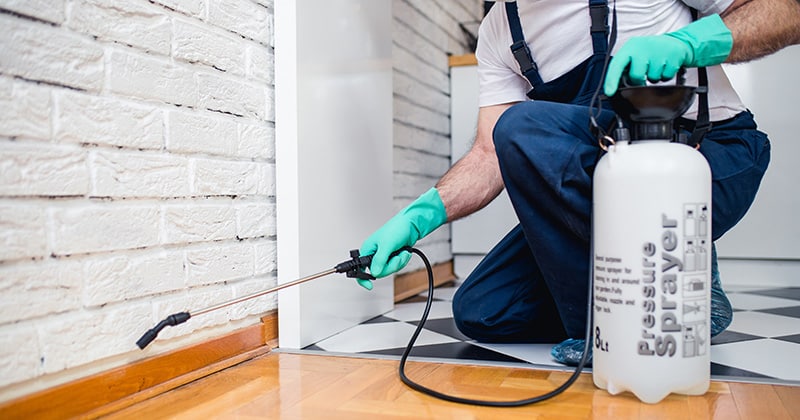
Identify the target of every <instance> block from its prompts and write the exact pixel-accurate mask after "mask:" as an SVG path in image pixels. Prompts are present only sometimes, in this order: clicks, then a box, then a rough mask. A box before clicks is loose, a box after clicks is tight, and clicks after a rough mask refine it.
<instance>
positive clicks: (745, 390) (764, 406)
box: [730, 382, 791, 420]
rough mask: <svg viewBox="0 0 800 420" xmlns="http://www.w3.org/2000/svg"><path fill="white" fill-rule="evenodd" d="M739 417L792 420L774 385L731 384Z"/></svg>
mask: <svg viewBox="0 0 800 420" xmlns="http://www.w3.org/2000/svg"><path fill="white" fill-rule="evenodd" d="M730 388H731V392H732V393H733V398H734V400H735V401H736V408H737V409H738V411H739V415H740V416H741V417H742V418H745V419H769V420H779V419H791V415H790V414H789V412H788V411H786V407H784V405H783V402H781V398H780V397H779V396H778V394H777V393H776V392H775V389H774V388H773V386H772V385H765V384H743V383H735V382H732V383H731V384H730Z"/></svg>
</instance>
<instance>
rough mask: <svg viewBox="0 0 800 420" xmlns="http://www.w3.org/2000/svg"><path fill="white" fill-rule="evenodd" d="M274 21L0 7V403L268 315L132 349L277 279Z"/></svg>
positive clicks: (248, 4) (159, 4)
mask: <svg viewBox="0 0 800 420" xmlns="http://www.w3.org/2000/svg"><path fill="white" fill-rule="evenodd" d="M272 16H273V3H272V1H270V0H258V1H256V0H180V1H176V0H126V1H116V0H49V1H44V0H25V1H23V0H0V27H2V28H3V34H4V36H2V37H0V51H2V53H0V108H2V110H3V111H2V112H0V241H2V246H0V401H2V400H6V399H8V398H11V397H13V396H16V395H15V394H19V393H20V392H32V391H35V390H37V389H41V388H45V387H48V386H53V385H55V384H57V383H58V382H60V381H63V380H64V379H63V378H66V377H70V376H71V377H75V376H76V375H77V376H81V375H82V374H86V372H91V371H92V370H93V369H94V370H97V369H99V367H100V366H102V367H105V368H108V367H112V366H113V365H114V363H116V364H117V365H118V364H122V363H129V362H130V361H131V360H135V359H137V358H141V357H146V356H151V355H152V354H154V352H161V351H165V350H168V349H171V348H175V347H178V346H179V345H186V344H187V342H190V341H192V340H193V339H192V336H193V334H191V333H193V332H201V333H203V332H204V331H206V330H207V331H212V332H213V333H214V334H216V335H218V334H222V333H224V332H225V331H229V330H231V329H233V328H238V327H241V326H242V323H245V324H247V323H250V324H252V323H256V322H258V316H259V315H261V314H263V313H265V312H267V311H269V310H271V309H274V308H275V307H276V303H275V300H274V298H272V297H266V298H262V299H258V300H257V301H253V302H248V304H247V305H243V307H241V308H236V309H235V310H224V311H220V312H219V313H214V314H209V315H208V316H204V317H198V318H197V319H192V320H191V321H190V322H188V323H187V324H186V325H182V326H180V327H176V328H172V329H170V331H168V332H167V331H165V333H164V334H162V335H161V336H160V337H159V340H158V342H157V343H155V344H154V345H153V346H152V347H153V348H150V349H148V351H145V352H142V351H140V350H139V349H138V348H137V347H136V346H135V341H136V340H137V339H138V338H139V336H141V335H142V334H143V333H144V332H145V331H146V330H147V329H149V328H151V327H152V326H153V325H154V324H155V323H156V322H158V321H159V320H161V319H163V318H164V317H165V316H166V315H169V314H171V313H174V312H179V311H184V310H187V309H190V310H191V309H200V308H203V307H206V306H209V305H213V304H217V303H220V302H223V301H226V300H228V299H230V298H232V297H234V296H242V295H244V294H246V293H251V292H254V291H256V290H259V289H264V288H267V287H270V286H272V285H274V284H275V270H276V268H275V261H276V254H275V250H276V247H275V240H276V238H275V205H274V203H275V200H274V194H275V179H274V158H275V154H274V150H275V144H274V143H275V132H274V127H275V122H274V108H275V106H274V103H273V101H274V93H273V92H274V86H273V83H274V82H273V81H274V76H273V73H274V58H273V57H274V50H273V48H274V46H273V45H274V43H273V40H272ZM230 320H236V322H234V323H230V322H229V321H230ZM202 337H203V334H199V335H197V336H196V338H194V340H202V339H203V338H202ZM82 372H83V373H82Z"/></svg>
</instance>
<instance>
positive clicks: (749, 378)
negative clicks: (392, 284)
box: [303, 286, 800, 386]
mask: <svg viewBox="0 0 800 420" xmlns="http://www.w3.org/2000/svg"><path fill="white" fill-rule="evenodd" d="M455 290H456V287H440V288H437V289H436V290H435V291H434V298H435V300H434V302H433V306H432V308H431V311H430V314H429V316H428V321H427V322H426V323H425V328H424V330H423V331H422V333H421V334H420V336H419V338H418V339H417V342H416V344H415V346H414V349H413V351H412V352H411V358H413V359H418V360H422V359H425V360H434V361H440V362H453V363H461V362H469V363H472V364H484V365H498V366H514V365H520V364H522V365H527V366H531V367H537V368H544V369H554V370H570V371H571V370H572V369H573V368H571V367H568V366H564V365H561V364H559V363H557V362H555V361H554V360H553V359H552V357H551V356H550V348H551V347H552V344H487V343H479V342H476V341H474V340H471V339H469V338H468V337H465V336H464V335H462V334H461V333H460V332H459V331H458V329H457V328H456V326H455V323H454V322H453V315H452V307H451V302H452V297H453V294H454V293H455ZM726 292H727V294H728V298H729V299H730V300H731V303H732V305H733V308H734V318H733V323H732V324H731V326H730V327H729V328H728V329H727V330H726V331H725V332H723V333H722V334H720V335H719V336H717V337H715V338H714V339H712V346H711V376H712V379H718V380H733V381H744V382H763V383H778V384H789V385H798V386H800V363H798V357H800V287H789V288H766V287H761V288H758V287H743V286H738V287H737V286H732V287H727V288H726ZM425 298H426V293H423V294H421V295H418V296H415V297H412V298H410V299H407V300H405V301H403V302H401V303H398V304H397V305H395V308H394V310H392V311H390V312H387V313H386V314H383V315H381V316H378V317H376V318H373V319H371V320H369V321H366V322H364V323H362V324H360V325H357V326H355V327H353V328H350V329H348V330H345V331H343V332H341V333H339V334H337V335H335V336H332V337H329V338H327V339H325V340H322V341H320V342H318V343H315V344H313V345H311V346H308V347H306V348H305V349H303V351H306V352H311V353H320V352H321V353H327V354H337V355H351V356H360V357H379V358H399V357H400V355H401V354H402V353H403V351H404V350H405V346H406V344H407V343H408V340H409V338H410V337H411V335H412V333H413V332H414V330H415V328H416V326H417V325H418V323H419V319H420V318H421V316H422V312H423V309H424V307H425ZM590 370H591V369H587V371H590Z"/></svg>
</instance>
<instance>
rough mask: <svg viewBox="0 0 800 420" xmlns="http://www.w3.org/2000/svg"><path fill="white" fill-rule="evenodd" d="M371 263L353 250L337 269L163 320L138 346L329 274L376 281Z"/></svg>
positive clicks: (139, 341) (144, 336) (368, 256)
mask: <svg viewBox="0 0 800 420" xmlns="http://www.w3.org/2000/svg"><path fill="white" fill-rule="evenodd" d="M404 250H405V249H400V250H398V251H396V252H395V253H393V254H392V255H395V254H397V253H400V252H402V251H404ZM371 263H372V255H366V256H361V255H360V254H359V252H358V250H357V249H354V250H351V251H350V259H349V260H347V261H343V262H341V263H339V264H337V265H336V266H335V267H333V268H331V269H329V270H325V271H321V272H319V273H317V274H312V275H310V276H306V277H303V278H300V279H297V280H293V281H290V282H288V283H283V284H279V285H277V286H275V287H273V288H270V289H267V290H262V291H260V292H256V293H253V294H250V295H247V296H242V297H239V298H236V299H232V300H229V301H227V302H223V303H220V304H217V305H214V306H209V307H207V308H204V309H200V310H197V311H192V312H178V313H175V314H172V315H170V316H168V317H166V318H164V319H163V320H161V322H159V323H158V325H156V326H155V327H153V328H151V329H149V330H147V332H146V333H144V335H142V338H140V339H139V340H138V341H136V345H137V346H139V348H140V349H142V350H144V348H145V347H147V345H149V344H150V343H151V342H152V341H153V340H155V339H156V337H157V336H158V333H159V332H161V330H163V329H164V328H166V327H174V326H176V325H180V324H183V323H184V322H186V321H188V320H189V318H191V317H193V316H198V315H202V314H205V313H209V312H213V311H216V310H218V309H222V308H225V307H227V306H231V305H235V304H237V303H241V302H244V301H247V300H250V299H255V298H257V297H260V296H264V295H268V294H270V293H275V292H277V291H278V290H281V289H285V288H287V287H292V286H297V285H298V284H301V283H305V282H307V281H311V280H314V279H318V278H320V277H325V276H327V275H329V274H333V273H345V274H346V275H347V277H351V278H358V279H364V280H374V279H375V277H373V276H371V275H370V274H369V273H367V272H365V271H364V269H366V268H368V267H369V265H370V264H371Z"/></svg>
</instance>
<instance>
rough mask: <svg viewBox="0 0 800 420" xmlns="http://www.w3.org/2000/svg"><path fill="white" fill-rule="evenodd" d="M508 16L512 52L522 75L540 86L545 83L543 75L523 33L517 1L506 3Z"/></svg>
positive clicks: (535, 86)
mask: <svg viewBox="0 0 800 420" xmlns="http://www.w3.org/2000/svg"><path fill="white" fill-rule="evenodd" d="M506 17H507V19H508V26H509V28H510V29H511V39H512V41H513V44H511V54H513V55H514V59H515V60H517V63H519V70H520V71H521V72H522V75H523V76H525V78H526V79H528V81H529V82H530V83H531V86H532V87H533V88H534V89H536V88H537V87H538V86H541V85H543V84H544V82H543V81H542V77H541V76H540V75H539V68H538V67H537V66H536V63H535V62H534V61H533V57H532V56H531V50H530V48H528V43H527V42H525V35H523V33H522V25H521V24H520V22H519V12H518V11H517V2H507V3H506Z"/></svg>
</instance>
